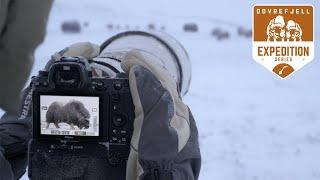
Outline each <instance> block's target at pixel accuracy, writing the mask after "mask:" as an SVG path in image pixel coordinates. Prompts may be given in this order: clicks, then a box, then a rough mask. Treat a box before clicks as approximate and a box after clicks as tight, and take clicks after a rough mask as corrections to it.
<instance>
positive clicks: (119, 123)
mask: <svg viewBox="0 0 320 180" xmlns="http://www.w3.org/2000/svg"><path fill="white" fill-rule="evenodd" d="M90 62H92V60H87V59H83V58H80V57H63V58H61V60H60V61H56V62H54V63H53V64H52V65H51V67H50V69H49V70H48V71H45V70H44V71H39V74H38V76H35V77H33V78H32V81H31V86H32V99H33V138H32V140H31V141H30V143H29V151H28V175H29V178H30V179H105V178H106V177H109V178H110V179H120V180H121V179H125V172H126V161H127V159H128V156H129V152H130V140H131V136H132V131H133V121H134V105H133V102H132V98H131V93H130V89H129V81H128V76H127V74H126V73H120V72H119V73H117V74H116V75H115V76H114V77H96V76H93V70H92V69H91V67H90V64H89V63H90Z"/></svg>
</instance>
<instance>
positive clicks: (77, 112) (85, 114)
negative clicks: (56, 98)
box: [46, 100, 90, 129]
mask: <svg viewBox="0 0 320 180" xmlns="http://www.w3.org/2000/svg"><path fill="white" fill-rule="evenodd" d="M89 118H90V114H89V111H88V110H87V109H86V108H85V107H84V105H83V104H82V103H81V102H80V101H75V100H73V101H70V102H68V103H67V104H65V105H62V104H61V103H59V102H53V103H52V104H51V105H50V106H49V108H48V111H47V114H46V120H47V123H48V124H47V128H48V127H49V125H50V123H54V125H55V126H56V128H59V123H62V122H64V123H67V124H69V125H70V126H71V129H73V128H74V127H73V126H74V125H76V126H78V127H79V128H80V129H82V128H85V129H88V128H89V120H88V119H89Z"/></svg>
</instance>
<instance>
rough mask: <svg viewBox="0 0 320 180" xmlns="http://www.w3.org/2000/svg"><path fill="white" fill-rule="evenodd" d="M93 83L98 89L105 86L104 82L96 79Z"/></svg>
mask: <svg viewBox="0 0 320 180" xmlns="http://www.w3.org/2000/svg"><path fill="white" fill-rule="evenodd" d="M95 85H96V88H97V89H98V90H103V89H104V88H105V87H104V83H103V82H102V81H97V82H96V83H95Z"/></svg>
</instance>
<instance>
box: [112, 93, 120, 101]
mask: <svg viewBox="0 0 320 180" xmlns="http://www.w3.org/2000/svg"><path fill="white" fill-rule="evenodd" d="M111 98H112V100H113V101H114V102H118V101H119V100H120V95H119V94H112V95H111Z"/></svg>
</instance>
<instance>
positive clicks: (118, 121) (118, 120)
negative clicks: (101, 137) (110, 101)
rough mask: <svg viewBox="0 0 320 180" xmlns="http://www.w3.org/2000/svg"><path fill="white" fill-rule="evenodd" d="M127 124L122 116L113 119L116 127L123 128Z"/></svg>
mask: <svg viewBox="0 0 320 180" xmlns="http://www.w3.org/2000/svg"><path fill="white" fill-rule="evenodd" d="M124 123H125V120H124V118H123V117H122V116H120V115H118V116H115V117H113V124H114V125H115V126H118V127H119V126H122V125H123V124H124Z"/></svg>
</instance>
